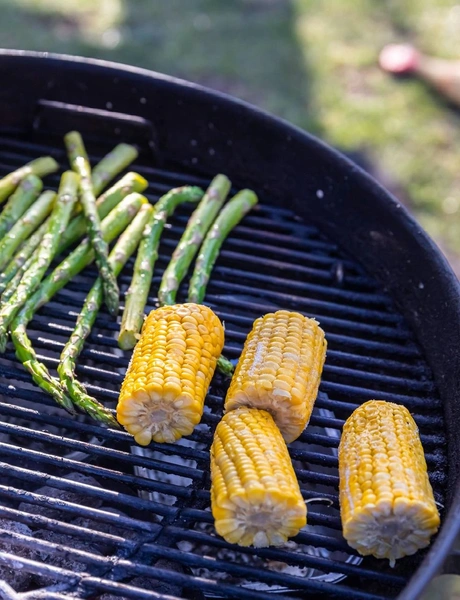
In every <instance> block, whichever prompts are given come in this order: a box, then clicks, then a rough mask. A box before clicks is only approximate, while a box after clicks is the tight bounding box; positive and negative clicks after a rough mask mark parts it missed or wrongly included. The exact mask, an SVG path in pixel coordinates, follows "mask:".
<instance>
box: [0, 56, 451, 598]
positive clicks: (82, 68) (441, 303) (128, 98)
mask: <svg viewBox="0 0 460 600" xmlns="http://www.w3.org/2000/svg"><path fill="white" fill-rule="evenodd" d="M0 74H1V75H3V76H4V77H6V79H5V80H7V81H8V80H9V81H10V82H11V83H10V88H9V89H7V90H5V91H4V92H3V93H1V94H0V109H2V110H0V115H2V117H0V119H1V118H6V119H7V120H8V119H9V120H10V122H11V123H12V124H13V129H14V130H15V131H16V132H17V131H19V130H21V131H22V132H28V133H29V134H30V133H31V132H32V130H31V125H32V124H33V123H34V121H35V119H36V106H37V102H38V100H40V99H47V100H58V101H59V100H60V99H61V98H60V94H62V92H63V89H62V87H61V88H60V87H59V84H60V85H61V86H62V83H64V84H65V83H67V85H68V86H69V89H70V94H74V95H76V97H77V98H78V96H80V97H81V98H86V96H87V97H88V98H89V101H88V103H89V104H90V106H91V107H94V108H95V109H102V110H104V109H105V108H106V106H105V98H107V99H108V98H111V99H113V96H112V94H113V93H115V94H116V102H117V106H116V109H114V110H116V111H117V112H122V113H123V112H126V113H128V114H134V115H135V116H138V117H144V118H147V119H149V118H150V117H151V113H152V104H151V103H150V102H147V103H144V104H140V103H136V104H135V105H134V106H135V110H134V112H133V110H132V109H133V105H132V103H131V102H132V97H133V96H136V95H138V94H139V92H140V93H141V94H142V95H144V96H145V95H148V94H152V95H155V94H159V97H160V100H161V101H162V102H165V101H166V100H167V99H168V98H175V99H176V102H177V99H178V98H181V99H182V104H181V105H179V108H178V107H177V106H175V105H174V106H173V107H172V108H173V110H172V111H171V112H172V113H174V114H175V117H179V118H178V119H177V122H176V120H175V119H173V120H174V127H173V128H172V129H174V130H177V129H178V126H177V125H178V124H179V123H183V119H184V115H183V114H182V113H183V112H184V109H183V108H180V106H183V105H184V104H186V105H187V110H190V111H192V112H193V111H195V113H196V114H198V115H199V116H200V119H201V120H202V119H203V114H202V113H201V114H200V109H202V108H204V107H207V108H208V110H209V109H210V107H211V109H212V111H214V112H213V114H212V116H213V119H214V121H218V123H219V125H220V126H224V125H225V123H224V121H227V123H228V121H229V120H230V122H233V125H232V127H231V136H232V138H235V137H238V138H239V140H240V141H241V143H243V144H244V143H247V141H246V132H245V128H247V126H248V123H250V125H251V126H250V140H251V143H252V145H253V146H254V147H255V149H256V150H257V151H259V152H262V155H261V156H259V160H260V158H262V160H261V162H262V165H263V164H264V163H267V162H268V163H270V161H273V159H274V156H272V155H271V153H270V150H268V151H267V153H265V154H264V152H263V150H264V148H263V147H264V146H266V145H267V137H268V138H269V139H271V140H272V143H271V146H272V147H276V148H277V149H278V156H277V161H279V163H280V164H279V165H278V168H277V169H273V171H275V173H274V174H273V173H269V172H268V171H267V170H266V169H263V168H261V167H260V166H259V167H258V169H256V171H254V170H253V167H247V165H245V164H242V163H241V162H240V163H238V161H236V162H235V161H234V163H235V164H234V165H233V166H232V168H226V172H228V174H229V176H230V177H233V179H234V180H235V181H238V180H244V181H245V182H246V184H247V185H250V184H251V183H252V182H253V181H254V183H255V186H256V187H260V184H259V181H260V179H259V175H258V173H260V172H262V173H263V174H264V179H265V186H267V187H270V193H271V195H272V196H275V197H276V196H278V198H279V199H280V200H281V198H286V197H287V198H288V201H287V203H286V204H287V205H289V202H290V204H291V206H290V207H291V208H292V209H293V210H294V211H295V212H298V213H299V214H301V215H302V216H305V217H306V218H308V219H311V220H312V221H313V222H314V223H315V225H317V226H318V227H319V228H320V229H322V230H323V231H325V233H326V234H328V235H329V236H330V237H331V238H332V239H333V240H334V241H338V243H339V244H340V245H341V246H342V247H343V248H345V249H346V250H347V251H348V252H349V253H350V254H352V255H353V256H355V257H357V256H359V259H358V261H359V262H360V263H361V264H364V266H365V267H366V268H367V269H368V270H369V271H370V272H371V273H372V275H373V276H374V277H376V278H377V279H378V280H379V281H380V282H381V283H383V285H384V287H385V288H386V290H387V291H388V292H389V293H390V295H391V296H392V298H393V299H395V300H396V303H397V305H398V307H399V309H400V310H401V311H402V313H403V314H404V316H405V318H406V320H407V321H408V322H409V324H410V325H411V327H412V331H413V332H414V333H415V334H416V336H417V338H418V341H419V342H420V344H421V346H422V348H423V351H424V354H425V357H426V358H427V360H428V363H429V364H430V366H431V367H432V369H433V373H434V376H435V381H436V383H437V386H438V389H439V391H440V395H441V398H442V400H443V406H444V412H445V421H446V425H447V434H448V439H449V449H448V450H449V471H450V476H451V478H452V480H453V481H457V485H456V489H455V488H454V486H453V485H452V486H451V487H450V490H449V496H448V505H450V509H449V511H448V513H447V515H446V516H445V518H444V520H443V524H442V527H441V531H440V533H439V535H438V537H437V539H436V540H435V542H434V543H433V544H432V546H431V547H430V550H429V551H428V553H427V555H426V558H425V559H424V561H423V562H422V563H421V564H420V566H419V568H418V569H417V571H416V572H415V573H414V574H413V576H412V578H411V579H410V581H409V583H408V584H407V586H406V588H405V589H404V590H403V591H402V592H401V593H400V595H399V596H398V599H399V600H414V599H415V598H417V597H418V596H419V595H420V593H421V592H422V591H423V589H424V587H425V586H426V585H427V583H428V581H429V580H430V579H431V578H432V577H433V576H434V575H435V574H436V572H437V571H438V570H439V569H440V567H441V565H442V562H443V561H444V559H445V558H446V557H447V555H448V551H449V548H450V547H451V546H452V544H453V542H454V540H455V538H456V536H457V534H458V531H459V529H460V519H459V514H460V486H459V482H458V467H457V466H456V462H455V456H458V452H459V451H460V440H459V439H458V436H457V437H456V436H455V428H456V425H457V423H460V407H456V406H455V399H456V397H459V396H460V393H459V391H460V377H458V374H459V373H460V353H459V352H458V351H456V350H455V348H456V346H455V345H454V344H453V343H452V342H453V341H454V340H455V339H458V338H459V337H460V322H459V319H458V315H459V314H460V293H459V292H460V287H459V283H458V281H457V279H456V277H455V275H454V273H453V272H452V270H451V268H450V266H449V265H448V263H447V260H446V259H445V258H444V256H443V255H442V254H441V253H440V251H439V249H438V248H437V246H436V245H435V244H434V242H433V241H432V240H431V239H430V238H429V237H428V235H427V234H426V233H425V232H424V230H423V229H422V228H421V227H420V226H419V225H418V223H416V221H415V220H414V219H413V218H412V217H411V216H410V215H409V214H408V212H407V211H406V210H405V209H404V207H401V205H400V204H399V203H398V201H397V200H396V199H395V198H393V197H392V196H391V195H390V194H389V193H388V192H387V191H386V190H385V189H384V188H383V187H382V186H380V185H379V184H378V183H377V182H375V181H374V180H373V178H372V177H370V176H369V175H368V174H367V173H365V172H364V171H362V170H361V169H360V168H359V167H357V166H356V165H355V164H354V163H352V162H351V161H350V160H349V159H347V158H346V157H344V156H343V155H341V154H340V153H339V152H337V151H336V150H334V149H333V148H330V147H329V146H328V145H327V144H325V143H324V142H322V141H321V140H318V139H317V138H315V137H313V136H312V135H310V134H308V133H306V132H304V131H302V130H300V129H298V128H296V127H295V126H293V125H291V124H289V123H287V122H285V121H283V120H282V119H279V118H276V117H274V116H272V115H270V114H268V113H266V112H264V111H262V110H260V109H258V108H256V107H253V106H251V105H250V104H248V103H246V102H243V101H241V100H238V99H234V98H231V97H229V96H227V95H226V94H222V93H219V92H214V91H211V90H208V89H206V88H204V87H202V86H199V85H197V84H193V83H190V82H187V81H184V80H182V79H179V78H175V77H170V76H167V75H164V74H160V73H155V72H152V71H148V70H145V69H140V68H137V67H132V66H128V65H121V64H118V63H112V62H108V61H102V60H94V59H88V58H82V57H73V56H66V55H59V54H50V53H38V52H28V51H21V50H0ZM72 79H73V80H74V81H71V80H72ZM99 79H102V80H103V83H99V82H98V80H99ZM120 79H123V83H124V84H125V85H126V87H128V86H131V87H130V89H129V91H128V90H124V93H123V94H120V86H119V85H118V84H119V81H120ZM109 80H110V81H111V84H109V85H106V84H107V83H108V82H109ZM114 80H118V81H117V82H116V84H115V81H114ZM52 81H54V84H53V86H51V87H50V86H49V84H50V82H52ZM56 81H57V82H58V85H57V87H56ZM30 82H34V83H33V84H32V85H31V84H30ZM83 82H87V83H84V84H83V85H84V86H86V87H87V91H88V88H89V90H90V93H87V94H86V95H85V93H83V94H82V92H83V89H82V87H81V85H82V83H83ZM94 82H96V84H94ZM79 85H80V88H79V87H78V86H79ZM92 85H93V86H94V88H95V90H92V89H91V86H92ZM133 86H134V87H133ZM18 89H21V90H23V91H24V90H26V91H27V93H26V94H24V93H23V94H22V95H20V96H19V98H18V97H17V96H16V97H15V96H14V94H15V90H16V92H17V90H18ZM66 90H67V88H66ZM66 93H67V92H66ZM11 94H13V96H11ZM162 96H164V98H163V97H162ZM73 102H74V103H75V102H76V100H75V98H74V99H73ZM85 104H86V102H85ZM153 104H154V107H155V103H153ZM125 106H126V108H125ZM216 107H217V109H216V110H214V109H215V108H216ZM156 108H157V109H158V108H160V109H163V112H162V111H161V110H160V111H159V113H158V112H157V113H155V118H156V123H155V126H158V127H160V131H159V133H160V134H161V135H160V136H159V138H160V148H162V149H163V148H165V149H166V151H167V153H168V155H170V156H173V157H174V159H175V160H176V162H178V163H180V164H181V165H182V166H184V167H191V168H194V167H196V165H194V164H193V161H192V162H191V161H190V158H189V157H190V155H191V153H192V149H191V148H189V147H188V146H187V145H186V144H184V137H187V136H185V135H184V133H182V134H181V135H178V136H177V140H176V139H173V138H174V136H172V134H171V127H169V123H170V122H171V119H172V116H171V114H169V115H168V114H167V113H166V112H165V111H164V108H165V107H164V106H162V104H161V102H160V101H159V103H157V105H156ZM212 111H211V112H212ZM158 114H160V117H158V116H157V115H158ZM181 119H182V120H181ZM233 119H235V120H236V121H233ZM192 121H193V119H190V117H188V123H187V124H188V125H189V126H191V125H192V123H191V122H192ZM235 122H236V123H237V127H236V128H235V125H234V123H235ZM1 128H2V124H1V123H0V131H1V130H2V129H1ZM208 129H209V128H206V131H205V132H204V135H202V136H201V137H199V133H195V134H193V133H190V132H189V134H188V135H189V139H193V137H192V135H195V136H196V137H195V139H200V140H201V139H203V140H204V143H203V146H205V148H204V149H203V150H201V152H197V153H198V154H199V155H200V161H201V163H200V167H201V168H203V169H204V166H202V165H206V170H207V171H213V172H217V171H219V170H221V169H223V168H224V167H223V166H222V165H223V164H226V163H227V162H228V155H230V154H231V153H232V152H236V150H235V143H234V142H233V144H232V147H231V148H230V149H227V152H224V151H223V152H222V153H220V152H219V151H216V152H213V154H212V155H211V154H210V153H209V152H208V150H209V149H212V147H213V146H212V145H211V144H215V146H216V147H218V142H219V141H221V142H222V140H219V136H220V137H222V136H223V138H225V134H223V132H222V130H221V129H220V128H219V127H217V128H216V127H214V128H213V130H212V129H210V130H209V131H208ZM198 131H200V133H203V131H201V130H199V129H198ZM223 131H224V132H225V131H226V129H225V127H223ZM176 132H177V131H176ZM258 132H259V133H261V135H260V136H258V135H257V134H258ZM229 139H230V138H229ZM200 143H201V142H200ZM277 143H278V144H279V145H277ZM312 158H313V161H312V162H310V168H311V167H318V168H319V172H320V174H321V175H322V176H323V177H324V181H325V182H327V185H328V186H329V187H328V189H327V193H326V194H325V195H324V197H323V198H322V202H321V204H320V205H319V206H318V203H317V201H316V200H315V191H316V190H315V188H316V187H317V185H316V184H315V185H313V183H314V182H313V181H309V180H308V176H307V175H305V174H304V173H302V171H301V170H299V167H301V166H302V165H304V164H305V163H307V162H308V159H312ZM289 160H291V164H288V163H289ZM282 168H286V174H285V175H284V180H282V181H281V184H280V185H278V186H275V191H274V189H273V188H272V187H271V182H273V178H274V177H275V176H278V172H279V171H282ZM328 169H331V170H332V172H333V174H334V178H335V179H336V180H337V179H340V182H341V184H342V185H344V186H345V188H344V190H342V188H341V194H340V198H336V197H333V194H332V196H331V198H329V196H330V193H329V192H333V191H334V181H332V179H333V178H331V176H330V175H327V171H328ZM288 176H291V177H293V178H294V179H295V181H296V184H297V186H299V185H301V186H302V189H303V190H304V192H303V193H302V197H300V196H299V191H298V190H296V191H294V190H292V189H291V188H292V184H291V185H289V181H287V180H288V178H289V177H288ZM343 182H346V183H345V184H344V183H343ZM277 183H278V182H277ZM286 190H289V193H288V194H287V195H285V194H286ZM343 191H345V193H342V192H343ZM353 194H355V197H353ZM304 196H308V197H307V198H306V197H304ZM312 199H313V201H312ZM370 199H372V201H373V210H374V211H375V213H376V214H377V216H375V215H374V216H372V214H371V213H370V212H369V210H370V209H369V204H371V203H370V201H369V200H370ZM353 212H355V213H359V216H358V218H356V217H354V216H353ZM345 216H347V229H346V230H345V228H344V227H343V222H344V219H345ZM371 224H372V225H375V229H374V228H371ZM371 232H373V233H374V239H373V240H372V239H369V234H370V233H371ZM389 232H393V238H394V239H396V240H397V244H396V247H393V248H392V247H391V246H392V244H391V241H392V240H391V239H387V238H389V237H390V236H389V235H388V234H389ZM385 233H386V234H387V236H386V237H385ZM375 234H377V235H375ZM379 236H380V239H379ZM382 236H383V237H382ZM382 240H383V241H384V242H385V241H386V242H387V243H389V245H390V247H389V248H387V252H378V251H377V249H378V248H379V247H380V246H379V244H380V245H381V242H382ZM369 243H371V244H373V245H374V251H371V252H366V251H365V252H364V253H363V252H362V251H363V250H366V249H367V248H368V245H369ZM401 251H402V253H401ZM413 269H414V270H413ZM422 276H423V277H422ZM417 281H425V282H426V285H424V288H425V291H424V292H423V291H422V289H421V288H419V289H417V286H416V285H415V284H416V282H417ZM443 339H445V340H446V343H445V346H444V347H442V340H443ZM440 340H441V342H440ZM440 343H441V347H440Z"/></svg>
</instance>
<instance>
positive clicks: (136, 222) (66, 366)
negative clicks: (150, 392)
mask: <svg viewBox="0 0 460 600" xmlns="http://www.w3.org/2000/svg"><path fill="white" fill-rule="evenodd" d="M153 212H154V209H153V207H152V206H151V205H150V204H143V205H142V206H141V208H140V210H139V212H138V213H137V215H136V216H135V217H134V219H133V221H132V223H130V224H129V225H128V227H127V228H126V230H125V231H124V232H123V233H122V234H121V236H120V237H119V238H118V240H117V243H116V244H115V246H114V248H113V250H112V252H111V253H110V255H109V262H110V265H111V267H112V269H113V272H114V273H115V275H118V274H119V273H120V271H121V270H122V268H123V267H124V265H125V264H126V261H127V260H128V258H129V257H130V256H131V255H132V254H133V253H134V251H135V249H136V248H137V245H138V244H139V241H140V240H141V237H142V234H143V231H144V229H145V226H146V224H147V223H148V222H149V220H150V219H151V216H152V213H153ZM102 300H103V293H102V281H101V278H100V277H98V278H97V280H96V283H95V284H94V285H93V287H92V288H91V290H90V292H89V294H88V296H87V297H86V300H85V304H84V305H83V308H82V310H81V312H80V314H79V315H78V319H77V323H76V325H75V328H74V330H73V332H72V334H71V336H70V338H69V341H68V342H67V343H66V345H65V346H64V349H63V351H62V353H61V358H60V360H59V365H58V368H57V370H58V373H59V378H60V381H61V384H62V385H63V387H64V388H65V389H66V390H67V393H68V395H69V396H70V398H72V400H73V402H74V404H75V405H76V406H78V407H80V408H81V409H82V410H84V411H85V412H87V413H88V414H89V415H90V416H91V417H93V419H95V420H96V421H101V422H102V423H105V424H106V425H110V426H112V427H118V423H117V422H116V420H115V418H114V417H113V416H112V413H111V412H110V411H109V410H107V408H105V406H103V405H102V404H101V403H100V402H98V401H97V400H96V399H95V398H93V397H92V396H90V395H89V394H88V393H87V391H86V389H85V387H84V386H83V384H82V383H80V382H79V381H78V379H77V378H76V376H75V367H76V360H77V358H78V355H79V354H80V352H81V351H82V349H83V346H84V343H85V340H86V338H87V337H88V335H89V334H90V332H91V328H92V326H93V325H94V321H95V320H96V317H97V314H98V312H99V309H100V308H101V305H102Z"/></svg>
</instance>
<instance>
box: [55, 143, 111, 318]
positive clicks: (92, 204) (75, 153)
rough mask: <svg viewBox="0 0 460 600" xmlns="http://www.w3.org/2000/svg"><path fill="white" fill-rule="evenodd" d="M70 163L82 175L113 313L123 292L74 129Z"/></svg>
mask: <svg viewBox="0 0 460 600" xmlns="http://www.w3.org/2000/svg"><path fill="white" fill-rule="evenodd" d="M64 141H65V144H66V147H67V152H68V155H69V160H70V164H71V165H72V168H73V170H74V171H75V172H76V173H78V174H79V175H80V201H81V204H82V207H83V212H84V214H85V217H86V224H87V227H88V235H89V239H90V240H91V245H92V247H93V249H94V253H95V256H96V264H97V266H98V269H99V273H100V275H101V278H102V287H103V289H104V298H105V302H106V304H107V308H108V309H109V312H110V314H112V315H116V314H117V312H118V307H119V301H120V298H119V296H120V292H119V289H118V284H117V279H116V277H115V275H114V274H113V272H112V269H111V268H110V265H109V262H108V254H109V247H108V245H107V242H106V241H105V240H104V237H103V235H102V231H101V221H100V219H99V215H98V213H97V208H96V198H95V196H94V191H93V186H92V182H91V167H90V164H89V160H88V156H87V154H86V149H85V146H84V144H83V140H82V138H81V135H80V134H79V133H78V132H77V131H71V132H70V133H68V134H67V135H66V136H65V137H64Z"/></svg>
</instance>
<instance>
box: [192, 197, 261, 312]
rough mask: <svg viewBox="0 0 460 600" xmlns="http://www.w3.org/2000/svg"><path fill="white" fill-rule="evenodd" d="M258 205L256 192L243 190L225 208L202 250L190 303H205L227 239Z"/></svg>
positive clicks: (196, 266) (197, 263) (215, 222)
mask: <svg viewBox="0 0 460 600" xmlns="http://www.w3.org/2000/svg"><path fill="white" fill-rule="evenodd" d="M256 204H257V196H256V195H255V194H254V192H252V191H251V190H242V191H241V192H239V193H238V194H236V196H234V197H233V198H232V199H231V200H230V202H228V203H227V204H226V205H225V206H224V208H223V209H222V211H221V212H220V214H219V215H218V217H217V219H216V220H215V221H214V223H213V225H212V227H211V229H210V230H209V232H208V234H207V236H206V239H205V240H204V242H203V245H202V246H201V248H200V252H199V254H198V257H197V259H196V262H195V269H194V271H193V275H192V278H191V280H190V285H189V288H188V301H189V302H196V303H197V304H201V302H203V299H204V296H205V294H206V287H207V285H208V281H209V277H210V275H211V271H212V268H213V266H214V264H215V262H216V260H217V256H218V254H219V251H220V248H221V246H222V244H223V242H224V240H225V238H226V237H227V236H228V234H229V233H230V231H231V230H232V229H233V228H234V227H236V226H237V225H238V223H239V222H240V221H241V219H242V218H243V217H244V216H245V215H246V214H247V213H248V212H249V211H250V210H251V208H252V207H253V206H255V205H256Z"/></svg>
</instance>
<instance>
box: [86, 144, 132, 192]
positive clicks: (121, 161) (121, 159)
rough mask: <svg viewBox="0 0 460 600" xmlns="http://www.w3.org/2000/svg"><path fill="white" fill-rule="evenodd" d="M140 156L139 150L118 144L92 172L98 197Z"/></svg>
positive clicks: (94, 190) (94, 188) (92, 179)
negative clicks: (110, 182)
mask: <svg viewBox="0 0 460 600" xmlns="http://www.w3.org/2000/svg"><path fill="white" fill-rule="evenodd" d="M137 156H138V152H137V149H136V148H135V147H134V146H130V145H129V144H118V146H115V148H114V149H113V150H112V151H111V152H109V153H108V154H107V155H106V156H104V158H103V159H102V160H101V162H100V163H98V164H97V165H96V166H95V167H94V169H93V172H92V175H91V181H92V183H93V192H94V194H95V195H96V196H97V195H98V194H100V193H101V192H102V190H103V189H104V188H105V186H106V185H107V184H108V183H109V181H111V180H112V179H113V178H114V177H116V176H117V175H118V174H119V173H121V171H123V169H125V168H126V167H127V166H128V165H130V164H131V163H132V162H133V161H134V160H136V158H137Z"/></svg>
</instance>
